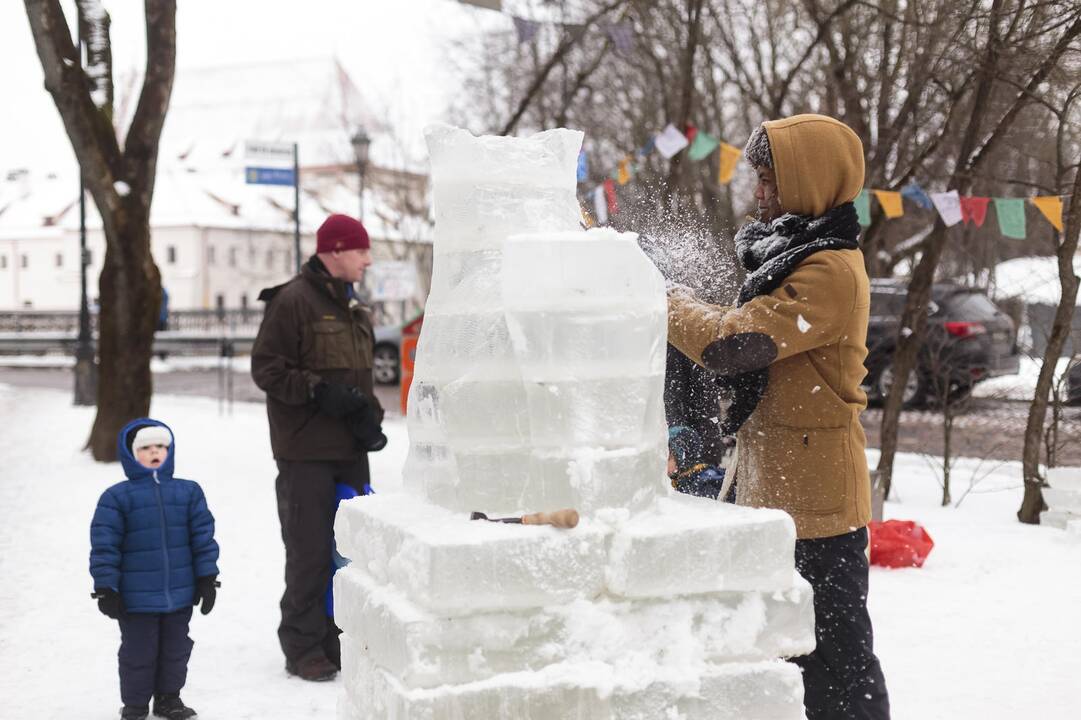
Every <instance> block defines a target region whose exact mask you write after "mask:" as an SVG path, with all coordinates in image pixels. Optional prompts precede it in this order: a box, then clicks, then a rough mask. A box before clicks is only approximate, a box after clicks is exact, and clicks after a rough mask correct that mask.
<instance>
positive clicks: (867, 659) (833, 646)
mask: <svg viewBox="0 0 1081 720" xmlns="http://www.w3.org/2000/svg"><path fill="white" fill-rule="evenodd" d="M866 549H867V528H861V529H859V530H857V531H855V532H851V533H846V534H844V535H838V536H836V537H829V538H818V539H814V540H797V541H796V570H797V571H799V574H800V575H802V576H803V577H804V578H806V580H807V582H809V583H810V584H811V588H812V589H813V590H814V610H815V641H816V642H817V647H816V648H815V651H814V652H813V653H811V654H810V655H805V656H803V657H798V658H793V660H792V661H793V662H794V663H796V664H797V665H799V666H800V668H801V669H802V670H803V704H804V706H805V707H806V709H807V720H888V719H889V716H890V700H889V695H888V694H887V692H886V680H885V678H884V677H883V675H882V668H881V667H880V666H879V663H878V658H877V657H875V654H874V639H873V634H872V630H871V617H870V615H868V613H867V588H868V578H867V575H868V563H867V555H866Z"/></svg>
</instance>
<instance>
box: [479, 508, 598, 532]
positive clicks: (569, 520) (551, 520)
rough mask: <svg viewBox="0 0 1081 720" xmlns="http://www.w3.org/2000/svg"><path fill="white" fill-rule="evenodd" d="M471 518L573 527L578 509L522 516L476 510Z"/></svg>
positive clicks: (576, 522) (576, 519)
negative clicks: (508, 515)
mask: <svg viewBox="0 0 1081 720" xmlns="http://www.w3.org/2000/svg"><path fill="white" fill-rule="evenodd" d="M469 519H470V520H487V521H488V522H501V523H518V524H521V525H552V526H554V527H557V528H572V527H575V526H576V525H578V511H577V510H574V509H572V508H567V509H566V510H556V511H555V512H539V513H533V514H532V515H523V516H522V517H509V518H490V517H488V516H487V515H485V514H484V513H482V512H475V513H473V514H472V515H470V516H469Z"/></svg>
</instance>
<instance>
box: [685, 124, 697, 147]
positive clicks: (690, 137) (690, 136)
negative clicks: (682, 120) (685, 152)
mask: <svg viewBox="0 0 1081 720" xmlns="http://www.w3.org/2000/svg"><path fill="white" fill-rule="evenodd" d="M683 134H684V135H686V136H687V142H688V143H693V142H694V136H695V135H697V134H698V128H696V127H695V126H694V125H692V124H691V123H687V129H686V130H685V131H683Z"/></svg>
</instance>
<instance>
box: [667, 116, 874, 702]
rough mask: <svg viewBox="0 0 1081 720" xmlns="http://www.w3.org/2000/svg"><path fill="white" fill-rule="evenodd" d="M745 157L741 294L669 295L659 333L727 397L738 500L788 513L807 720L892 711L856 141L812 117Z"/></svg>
mask: <svg viewBox="0 0 1081 720" xmlns="http://www.w3.org/2000/svg"><path fill="white" fill-rule="evenodd" d="M745 154H746V157H747V159H748V161H749V162H750V163H751V164H752V165H753V166H754V167H755V170H756V172H757V174H758V184H757V186H756V189H755V199H756V200H757V202H758V212H759V217H758V220H757V221H754V222H750V223H748V224H747V225H745V226H743V227H742V228H741V229H740V231H739V232H738V233H737V234H736V239H735V243H736V250H737V252H738V255H739V257H740V261H741V263H742V264H743V265H744V267H745V268H746V269H747V271H748V273H747V278H746V280H745V282H744V284H743V286H742V288H741V290H740V295H739V299H738V302H737V303H736V305H734V306H732V307H721V306H717V305H710V304H707V303H703V302H701V301H699V300H697V299H696V298H694V297H693V296H692V295H691V294H690V293H688V292H686V291H685V290H680V289H676V290H673V291H672V292H671V293H670V295H669V325H668V333H669V338H668V339H669V342H670V343H672V344H673V345H675V346H676V347H677V348H679V349H680V351H682V352H683V353H684V354H686V355H687V356H688V357H690V358H691V359H693V360H694V361H695V362H697V363H699V364H700V365H703V366H704V367H706V368H708V369H710V370H712V371H713V372H715V373H717V374H718V375H719V376H720V377H721V382H722V384H723V385H724V386H726V387H727V389H728V391H729V393H730V395H731V397H732V398H733V400H732V404H731V406H730V407H729V408H728V410H727V413H726V416H725V418H724V421H723V422H722V431H723V432H725V433H727V434H734V435H735V436H736V438H737V451H736V455H737V458H736V461H735V483H736V488H737V502H738V503H740V504H742V505H750V506H754V507H769V508H778V509H781V510H784V511H786V512H787V513H789V514H790V515H791V516H792V518H793V520H794V521H795V524H796V533H797V537H798V539H797V541H796V567H797V569H798V570H799V572H800V573H801V574H802V575H803V576H804V577H805V578H807V580H808V581H809V582H810V583H811V586H812V587H813V589H814V609H815V635H816V639H817V647H816V649H815V651H814V652H813V653H811V654H810V655H808V656H806V657H801V658H796V659H795V660H794V662H796V663H797V664H799V665H800V667H801V668H802V669H803V677H804V704H805V705H806V708H807V717H808V718H809V720H838V719H841V718H860V719H862V718H874V719H875V720H879V719H883V720H884V719H885V718H888V717H889V698H888V695H887V692H886V684H885V679H884V678H883V675H882V670H881V668H880V666H879V662H878V659H877V658H876V657H875V655H874V651H873V643H872V629H871V620H870V617H869V615H868V613H867V589H868V563H867V555H866V552H865V551H866V548H867V542H868V536H867V528H866V526H867V522H868V521H869V520H870V517H871V508H870V483H869V480H868V471H867V459H866V457H865V455H864V447H865V443H866V440H865V437H864V434H863V428H862V426H861V425H860V419H859V416H860V412H861V411H862V410H863V409H864V407H866V404H867V398H866V396H865V394H864V392H863V391H862V390H861V389H860V383H861V381H862V380H863V377H864V375H865V374H866V371H865V369H864V366H863V361H864V358H865V357H866V356H867V348H866V336H867V321H868V311H869V307H870V288H869V282H868V279H867V274H866V272H865V270H864V264H863V255H862V253H861V252H860V250H859V244H858V236H859V224H858V221H857V217H856V211H855V208H854V207H853V205H852V202H851V201H852V200H853V199H854V198H855V197H856V195H857V194H858V193H859V192H860V190H861V189H862V187H863V146H862V144H861V142H860V140H859V138H858V137H857V136H856V134H855V133H854V132H853V131H852V130H851V129H850V128H848V127H847V126H845V125H844V124H842V123H840V122H838V121H836V120H834V119H832V118H828V117H825V116H822V115H797V116H794V117H790V118H786V119H783V120H776V121H769V122H765V123H763V124H762V126H760V127H759V128H758V129H756V131H755V132H754V133H753V134H752V135H751V139H750V140H749V141H748V144H747V150H746V153H745Z"/></svg>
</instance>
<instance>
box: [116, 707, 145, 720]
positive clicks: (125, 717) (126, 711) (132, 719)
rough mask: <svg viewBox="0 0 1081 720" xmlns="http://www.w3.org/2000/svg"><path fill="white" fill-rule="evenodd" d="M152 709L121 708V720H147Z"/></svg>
mask: <svg viewBox="0 0 1081 720" xmlns="http://www.w3.org/2000/svg"><path fill="white" fill-rule="evenodd" d="M149 712H150V708H148V707H147V706H146V705H142V706H139V705H125V706H124V707H122V708H120V720H146V716H147V714H148V713H149Z"/></svg>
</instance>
